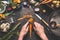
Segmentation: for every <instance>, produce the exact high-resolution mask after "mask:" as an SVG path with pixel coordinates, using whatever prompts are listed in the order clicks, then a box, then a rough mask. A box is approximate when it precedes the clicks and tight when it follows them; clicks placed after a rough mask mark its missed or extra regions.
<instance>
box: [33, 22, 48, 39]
mask: <svg viewBox="0 0 60 40" xmlns="http://www.w3.org/2000/svg"><path fill="white" fill-rule="evenodd" d="M34 25H35V27H34V30H35V32H36V33H37V35H38V36H39V37H40V38H41V39H42V40H48V38H47V36H46V34H45V33H44V27H43V26H42V25H41V24H39V23H37V22H34Z"/></svg>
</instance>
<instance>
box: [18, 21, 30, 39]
mask: <svg viewBox="0 0 60 40" xmlns="http://www.w3.org/2000/svg"><path fill="white" fill-rule="evenodd" d="M28 23H29V22H27V23H26V24H25V25H24V26H23V27H22V29H21V31H20V35H19V39H18V40H23V37H24V36H25V35H26V34H27V32H28V28H29V27H28Z"/></svg>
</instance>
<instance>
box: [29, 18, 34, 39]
mask: <svg viewBox="0 0 60 40" xmlns="http://www.w3.org/2000/svg"><path fill="white" fill-rule="evenodd" d="M29 22H30V24H29V28H30V38H31V37H32V22H33V18H30V20H29Z"/></svg>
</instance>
